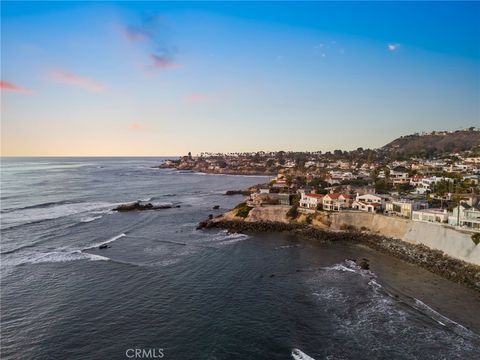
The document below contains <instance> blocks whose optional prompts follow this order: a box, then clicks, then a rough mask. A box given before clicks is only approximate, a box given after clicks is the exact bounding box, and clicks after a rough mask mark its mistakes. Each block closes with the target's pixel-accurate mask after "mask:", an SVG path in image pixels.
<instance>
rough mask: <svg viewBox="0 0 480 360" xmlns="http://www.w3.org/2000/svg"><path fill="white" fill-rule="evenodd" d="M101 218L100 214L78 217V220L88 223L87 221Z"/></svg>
mask: <svg viewBox="0 0 480 360" xmlns="http://www.w3.org/2000/svg"><path fill="white" fill-rule="evenodd" d="M101 218H102V216H89V217H86V218H82V219H80V222H83V223H88V222H92V221H95V220H98V219H101Z"/></svg>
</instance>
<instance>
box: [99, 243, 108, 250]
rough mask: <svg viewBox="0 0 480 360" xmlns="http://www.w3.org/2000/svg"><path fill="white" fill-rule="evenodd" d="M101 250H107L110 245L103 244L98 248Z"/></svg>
mask: <svg viewBox="0 0 480 360" xmlns="http://www.w3.org/2000/svg"><path fill="white" fill-rule="evenodd" d="M98 248H99V249H107V248H108V245H107V244H102V245H100V246H99V247H98Z"/></svg>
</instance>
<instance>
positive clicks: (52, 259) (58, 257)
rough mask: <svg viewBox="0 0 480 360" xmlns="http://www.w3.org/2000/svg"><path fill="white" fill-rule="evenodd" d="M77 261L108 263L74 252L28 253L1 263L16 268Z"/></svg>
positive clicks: (96, 256)
mask: <svg viewBox="0 0 480 360" xmlns="http://www.w3.org/2000/svg"><path fill="white" fill-rule="evenodd" d="M78 260H90V261H108V260H110V259H109V258H107V257H105V256H100V255H94V254H88V253H84V252H81V251H80V250H76V251H52V252H47V253H40V252H35V253H30V254H28V255H24V256H21V257H12V258H9V259H3V260H2V263H3V265H5V266H16V265H22V264H44V263H56V262H68V261H78Z"/></svg>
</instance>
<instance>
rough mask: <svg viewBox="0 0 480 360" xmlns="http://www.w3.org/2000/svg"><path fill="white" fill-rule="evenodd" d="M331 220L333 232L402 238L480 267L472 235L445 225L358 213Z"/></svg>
mask: <svg viewBox="0 0 480 360" xmlns="http://www.w3.org/2000/svg"><path fill="white" fill-rule="evenodd" d="M329 221H330V228H331V229H341V228H345V227H346V226H354V227H355V228H357V229H362V228H364V229H366V230H367V231H369V232H370V233H373V234H379V235H383V236H387V237H390V238H394V239H400V240H403V241H405V242H407V243H410V244H422V245H425V246H427V247H428V248H430V249H434V250H440V251H442V252H443V253H445V255H448V256H451V257H453V258H455V259H459V260H463V261H465V262H468V263H471V264H475V265H480V244H479V245H476V244H475V243H474V242H473V241H472V237H471V234H469V233H464V232H460V231H457V230H454V229H451V228H448V227H446V226H443V225H439V224H431V223H426V222H419V221H411V220H407V219H402V218H398V217H389V216H384V215H377V214H369V213H363V212H358V211H356V212H354V211H345V212H339V213H332V214H330V215H329Z"/></svg>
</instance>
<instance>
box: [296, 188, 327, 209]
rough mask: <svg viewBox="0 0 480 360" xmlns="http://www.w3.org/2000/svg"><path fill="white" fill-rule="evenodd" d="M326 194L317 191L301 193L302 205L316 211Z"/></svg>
mask: <svg viewBox="0 0 480 360" xmlns="http://www.w3.org/2000/svg"><path fill="white" fill-rule="evenodd" d="M323 198H324V195H322V194H315V193H304V192H302V193H301V198H300V207H301V208H302V209H305V210H312V211H315V210H317V209H318V206H319V205H322V204H323ZM307 212H308V211H307Z"/></svg>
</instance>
